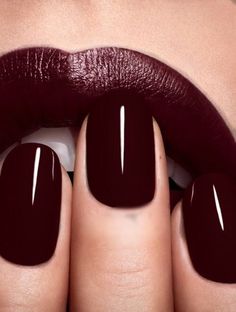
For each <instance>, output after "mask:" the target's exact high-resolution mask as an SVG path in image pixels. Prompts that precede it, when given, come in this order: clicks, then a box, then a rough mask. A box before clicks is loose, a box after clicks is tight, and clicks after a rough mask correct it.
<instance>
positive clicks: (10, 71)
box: [0, 47, 236, 176]
mask: <svg viewBox="0 0 236 312" xmlns="http://www.w3.org/2000/svg"><path fill="white" fill-rule="evenodd" d="M114 90H117V92H129V93H134V94H138V95H139V96H142V97H143V98H144V101H146V104H147V106H148V107H149V108H150V109H151V111H152V114H153V116H154V117H155V119H156V120H157V122H158V124H159V126H160V129H161V132H162V136H163V140H164V144H165V149H166V152H167V154H168V155H169V156H170V157H172V158H173V159H174V160H176V161H177V162H178V163H179V164H180V165H182V166H183V167H184V168H185V169H187V170H188V171H190V172H191V173H192V175H193V176H196V175H199V174H202V173H205V172H211V171H223V172H226V173H228V174H230V175H232V174H234V173H235V172H236V148H235V141H234V138H233V136H232V134H231V132H230V130H229V129H228V127H227V126H226V124H225V122H224V121H223V119H222V118H221V116H220V114H219V113H218V112H217V110H216V109H215V107H214V106H213V105H212V103H211V102H210V101H209V100H208V99H207V98H206V97H205V96H204V95H203V94H202V93H201V92H200V91H199V90H198V89H197V88H196V87H195V86H194V85H193V84H192V83H191V82H190V81H189V80H187V79H186V78H184V77H183V76H182V75H181V74H179V73H178V72H177V71H175V70H174V69H172V68H170V67H169V66H167V65H166V64H163V63H162V62H160V61H158V60H157V59H154V58H151V57H150V56H147V55H144V54H142V53H140V52H137V51H132V50H127V49H123V48H115V47H110V48H96V49H90V50H85V51H81V52H76V53H68V52H65V51H62V50H59V49H55V48H46V47H35V48H26V49H21V50H16V51H12V52H10V53H7V54H5V55H3V56H1V58H0V151H3V150H4V149H5V148H6V147H8V146H9V145H11V144H12V143H14V142H16V141H17V140H19V139H20V138H21V137H22V136H24V135H26V134H28V133H30V132H32V131H34V130H36V129H38V128H40V127H55V126H80V125H81V123H82V121H83V119H84V117H85V116H86V115H87V114H88V113H89V110H90V109H91V107H92V103H93V101H94V100H96V97H98V96H99V95H102V94H104V93H107V92H111V91H114ZM98 139H99V138H98Z"/></svg>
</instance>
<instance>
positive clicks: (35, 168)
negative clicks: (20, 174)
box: [32, 147, 41, 205]
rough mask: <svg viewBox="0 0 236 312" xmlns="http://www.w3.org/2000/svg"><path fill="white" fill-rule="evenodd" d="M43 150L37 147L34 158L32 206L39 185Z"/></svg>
mask: <svg viewBox="0 0 236 312" xmlns="http://www.w3.org/2000/svg"><path fill="white" fill-rule="evenodd" d="M40 154H41V148H40V147H37V149H36V152H35V158H34V175H33V187H32V205H33V204H34V197H35V190H36V185H37V178H38V170H39V160H40Z"/></svg>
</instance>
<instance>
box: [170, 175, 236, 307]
mask: <svg viewBox="0 0 236 312" xmlns="http://www.w3.org/2000/svg"><path fill="white" fill-rule="evenodd" d="M235 191H236V184H235V182H234V181H233V180H232V178H230V177H226V176H225V175H223V174H208V175H204V176H202V177H199V178H197V180H196V181H195V182H194V183H193V184H192V185H191V186H190V187H189V188H188V190H187V192H186V194H185V197H184V199H183V204H181V203H179V204H178V205H177V206H176V207H175V209H174V212H173V214H172V242H173V265H174V267H173V269H174V289H175V305H176V309H177V311H181V312H185V311H192V312H198V311H199V312H200V311H201V312H202V311H222V312H224V311H236V300H235V298H236V286H235V283H236V267H235V262H236V252H235V245H236V244H235V237H236V236H235V234H236V233H235V232H236V221H235V220H236V210H235V204H234V203H235V199H234V196H235ZM182 205H183V206H182Z"/></svg>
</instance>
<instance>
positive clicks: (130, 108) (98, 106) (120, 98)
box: [86, 92, 155, 207]
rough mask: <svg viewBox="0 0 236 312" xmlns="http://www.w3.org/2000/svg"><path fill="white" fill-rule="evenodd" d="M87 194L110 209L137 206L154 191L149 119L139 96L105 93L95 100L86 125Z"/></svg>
mask: <svg viewBox="0 0 236 312" xmlns="http://www.w3.org/2000/svg"><path fill="white" fill-rule="evenodd" d="M86 139H87V152H86V155H87V177H88V185H89V188H90V191H91V193H92V194H93V195H94V197H95V198H96V199H97V200H99V201H100V202H102V203H104V204H106V205H108V206H111V207H137V206H140V205H144V204H146V203H148V202H149V201H151V200H152V199H153V196H154V191H155V154H154V152H155V151H154V134H153V125H152V116H151V114H150V112H149V110H148V108H147V106H146V105H145V103H144V102H143V99H142V98H141V97H140V98H139V97H134V96H131V95H129V94H121V93H120V92H119V93H118V92H117V93H109V94H107V95H104V96H101V97H100V98H99V99H97V100H96V103H95V104H94V108H93V110H92V111H91V113H90V115H89V117H88V123H87V138H86Z"/></svg>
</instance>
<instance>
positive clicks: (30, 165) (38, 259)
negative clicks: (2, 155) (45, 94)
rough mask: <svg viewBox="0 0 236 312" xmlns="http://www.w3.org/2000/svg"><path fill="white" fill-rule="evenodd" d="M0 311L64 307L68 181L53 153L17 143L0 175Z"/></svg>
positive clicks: (67, 239) (66, 262)
mask: <svg viewBox="0 0 236 312" xmlns="http://www.w3.org/2000/svg"><path fill="white" fill-rule="evenodd" d="M0 200H1V209H0V254H1V257H0V310H1V311H9V312H11V311H24V312H25V311H26V312H27V311H36V312H37V311H40V312H42V311H50V312H51V311H57V312H58V311H65V306H66V300H67V290H68V285H67V284H68V281H67V280H68V268H69V236H70V207H71V183H70V180H69V177H68V176H67V174H66V172H65V170H64V169H62V167H61V165H60V162H59V159H58V157H57V155H56V154H55V153H54V152H53V151H52V150H51V149H50V148H49V147H47V146H45V145H42V144H35V143H29V144H21V145H18V146H17V147H16V148H15V149H13V150H12V151H11V152H10V153H9V154H8V156H7V158H6V159H5V161H4V164H3V167H2V171H1V179H0Z"/></svg>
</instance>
